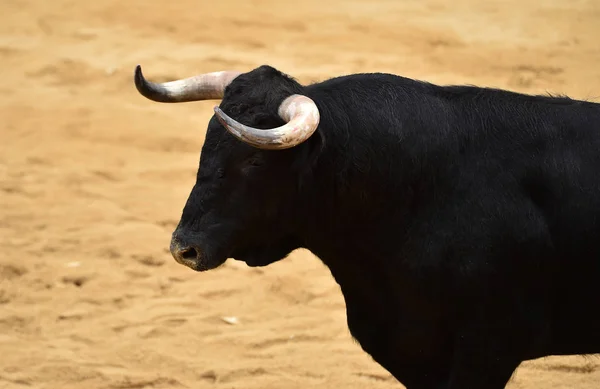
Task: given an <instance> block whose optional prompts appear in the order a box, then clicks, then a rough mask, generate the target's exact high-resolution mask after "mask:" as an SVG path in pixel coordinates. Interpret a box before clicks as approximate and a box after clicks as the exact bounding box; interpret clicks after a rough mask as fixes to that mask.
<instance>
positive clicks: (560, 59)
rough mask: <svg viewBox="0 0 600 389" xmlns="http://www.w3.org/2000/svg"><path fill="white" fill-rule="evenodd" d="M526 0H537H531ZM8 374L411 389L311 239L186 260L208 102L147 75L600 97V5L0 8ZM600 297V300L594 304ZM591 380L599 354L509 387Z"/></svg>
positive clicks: (534, 373)
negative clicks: (284, 78) (157, 84)
mask: <svg viewBox="0 0 600 389" xmlns="http://www.w3.org/2000/svg"><path fill="white" fill-rule="evenodd" d="M534 3H537V4H535V5H534ZM0 10H1V11H2V12H1V13H0V32H1V33H0V69H1V70H2V71H1V81H0V118H1V119H0V131H1V132H0V144H1V146H0V247H1V251H0V388H2V389H17V388H19V389H21V388H60V389H71V388H88V389H93V388H98V389H100V388H102V389H109V388H114V389H129V388H132V389H133V388H135V389H142V388H153V389H160V388H227V389H230V388H241V389H253V388H255V389H258V388H260V389H281V388H285V389H294V388H298V389H299V388H306V387H311V388H315V389H331V388H348V389H353V388H354V389H359V388H361V389H362V388H376V389H383V388H389V389H391V388H401V387H402V386H401V385H399V384H398V383H397V382H396V381H395V380H394V379H393V378H392V377H391V376H390V375H389V374H388V373H387V372H386V371H385V370H384V369H383V368H381V367H380V366H379V365H377V364H376V363H374V362H373V361H372V360H371V358H370V357H369V356H368V355H366V354H365V353H364V352H363V351H362V350H361V349H360V347H359V346H358V345H357V344H356V343H355V342H354V341H352V339H351V338H350V336H349V333H348V330H347V327H346V323H345V312H344V303H343V299H342V297H341V295H340V291H339V288H338V286H337V285H336V284H335V283H334V282H333V280H332V278H331V276H330V274H329V272H328V270H327V269H326V268H325V267H324V266H323V265H322V264H321V263H320V262H319V261H318V260H317V259H316V258H314V257H313V256H312V255H311V254H310V253H308V252H305V251H298V252H295V253H294V254H293V255H292V257H291V258H289V259H287V260H285V261H282V262H279V263H277V264H275V265H272V266H270V267H267V268H262V269H250V268H248V267H246V266H245V265H244V264H242V263H239V262H235V261H229V262H227V263H226V265H224V266H223V267H222V268H220V269H218V270H215V271H212V272H208V273H202V274H199V273H194V272H193V271H191V270H189V269H187V268H184V267H182V266H180V265H178V264H176V263H175V262H174V261H173V260H172V258H171V256H170V254H169V252H168V244H169V239H170V234H171V232H172V230H173V228H174V227H175V225H176V223H177V221H178V217H179V215H180V212H181V209H182V207H183V205H184V202H185V200H186V198H187V195H188V193H189V191H190V189H191V187H192V185H193V182H194V179H195V173H196V168H197V164H198V156H199V151H200V148H201V146H202V143H203V139H204V131H205V128H206V123H207V121H208V119H209V118H210V116H211V115H212V110H211V107H212V105H214V104H215V102H214V101H208V102H200V103H194V104H180V105H161V104H158V103H152V102H150V101H148V100H146V99H144V98H142V97H141V96H139V95H138V94H137V91H136V90H135V88H134V86H133V82H132V75H133V69H134V67H135V65H136V64H138V63H140V64H141V65H142V66H143V68H144V72H145V74H146V75H147V76H148V78H150V79H152V80H158V81H165V80H170V79H174V78H179V77H185V76H189V75H192V74H195V73H198V72H208V71H216V70H223V69H234V70H242V71H247V70H250V69H252V68H254V67H256V66H259V65H261V64H265V63H266V64H270V65H272V66H275V67H277V68H279V69H280V70H282V71H284V72H287V73H290V74H292V75H293V76H295V77H297V78H298V79H299V80H300V81H301V82H311V81H316V80H322V79H325V78H327V77H332V76H336V75H340V74H347V73H352V72H371V71H384V72H392V73H397V74H401V75H404V76H407V77H413V78H419V79H425V80H428V81H431V82H436V83H442V84H447V83H470V84H477V85H485V86H494V87H503V88H509V89H512V90H518V91H524V92H529V93H546V92H553V93H564V94H568V95H570V96H572V97H576V98H585V99H591V100H595V101H598V98H597V97H598V96H600V23H599V22H598V21H599V20H600V3H599V2H598V1H593V0H590V1H566V0H565V1H550V0H548V1H543V2H526V1H516V0H508V1H502V2H500V1H491V2H490V1H488V2H480V1H474V0H456V1H453V2H446V1H440V0H425V1H395V0H394V1H392V0H389V1H384V0H376V1H352V0H348V1H341V0H329V1H322V0H304V1H301V2H284V1H258V0H252V1H250V0H249V1H238V2H235V1H230V0H222V1H214V2H208V1H191V0H181V1H170V2H166V1H161V2H159V1H154V2H151V1H141V0H130V1H117V0H104V1H95V2H86V1H69V0H54V1H47V0H46V1H41V0H38V1H33V0H3V1H2V3H1V5H0ZM590 309H597V307H590ZM599 387H600V359H599V358H595V357H587V358H584V357H560V358H559V357H552V358H543V359H540V360H536V361H531V362H527V363H524V364H523V365H522V366H521V367H520V368H519V369H518V370H517V372H516V374H515V375H514V377H513V380H512V381H511V383H510V384H509V386H508V388H510V389H534V388H535V389H538V388H553V389H558V388H563V389H568V388H578V389H592V388H593V389H597V388H599Z"/></svg>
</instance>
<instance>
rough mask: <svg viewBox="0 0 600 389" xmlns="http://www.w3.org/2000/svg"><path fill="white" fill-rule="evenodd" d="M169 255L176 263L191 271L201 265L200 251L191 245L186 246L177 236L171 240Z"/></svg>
mask: <svg viewBox="0 0 600 389" xmlns="http://www.w3.org/2000/svg"><path fill="white" fill-rule="evenodd" d="M170 249H171V255H173V258H175V261H177V263H180V264H182V265H185V266H187V267H189V268H191V269H194V270H195V269H197V268H198V266H199V265H200V263H201V257H200V249H199V248H198V247H195V246H194V245H191V244H186V242H185V240H183V239H181V238H180V237H179V236H177V234H173V237H172V238H171V247H170Z"/></svg>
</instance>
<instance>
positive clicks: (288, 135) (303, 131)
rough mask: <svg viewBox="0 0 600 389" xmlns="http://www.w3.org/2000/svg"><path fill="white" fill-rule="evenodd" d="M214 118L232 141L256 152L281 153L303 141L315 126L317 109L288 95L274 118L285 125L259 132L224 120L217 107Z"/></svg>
mask: <svg viewBox="0 0 600 389" xmlns="http://www.w3.org/2000/svg"><path fill="white" fill-rule="evenodd" d="M215 114H216V115H217V119H219V121H220V122H221V124H222V125H223V126H224V127H225V128H226V129H227V130H228V131H229V132H230V133H231V134H233V135H234V136H235V137H236V138H238V139H239V140H241V141H243V142H245V143H248V144H249V145H251V146H254V147H257V148H259V149H267V150H281V149H288V148H291V147H294V146H297V145H299V144H300V143H302V142H304V141H305V140H307V139H308V138H309V137H310V136H311V135H312V134H313V133H314V132H315V130H316V129H317V127H318V126H319V120H320V116H319V109H318V108H317V105H316V104H315V102H314V101H312V100H311V99H310V98H308V97H306V96H304V95H291V96H290V97H288V98H286V99H285V100H283V102H282V103H281V105H280V106H279V110H278V114H279V116H280V117H281V118H282V119H283V120H285V121H286V124H284V125H283V126H281V127H277V128H273V129H270V130H261V129H258V128H253V127H249V126H246V125H244V124H241V123H239V122H237V121H235V120H233V119H232V118H230V117H229V116H227V115H226V114H225V113H224V112H223V111H222V110H221V109H220V108H219V107H215Z"/></svg>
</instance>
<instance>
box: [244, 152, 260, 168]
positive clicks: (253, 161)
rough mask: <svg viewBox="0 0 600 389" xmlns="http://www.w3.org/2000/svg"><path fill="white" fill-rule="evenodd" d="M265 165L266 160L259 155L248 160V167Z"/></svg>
mask: <svg viewBox="0 0 600 389" xmlns="http://www.w3.org/2000/svg"><path fill="white" fill-rule="evenodd" d="M263 163H264V160H263V159H262V157H261V156H260V155H258V154H255V155H253V156H251V157H250V158H248V159H246V165H249V166H261V165H262V164H263Z"/></svg>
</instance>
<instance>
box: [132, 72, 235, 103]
mask: <svg viewBox="0 0 600 389" xmlns="http://www.w3.org/2000/svg"><path fill="white" fill-rule="evenodd" d="M240 74H241V73H240V72H235V71H222V72H213V73H205V74H199V75H197V76H193V77H189V78H184V79H181V80H176V81H170V82H165V83H154V82H151V81H148V80H146V79H145V78H144V75H143V74H142V68H141V66H140V65H137V66H136V68H135V76H134V80H135V86H136V88H137V90H138V92H140V94H141V95H142V96H144V97H146V98H148V99H150V100H153V101H158V102H161V103H182V102H187V101H198V100H212V99H221V98H223V93H224V92H225V88H226V87H227V85H229V83H230V82H231V81H233V80H234V79H235V78H236V77H237V76H239V75H240Z"/></svg>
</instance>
